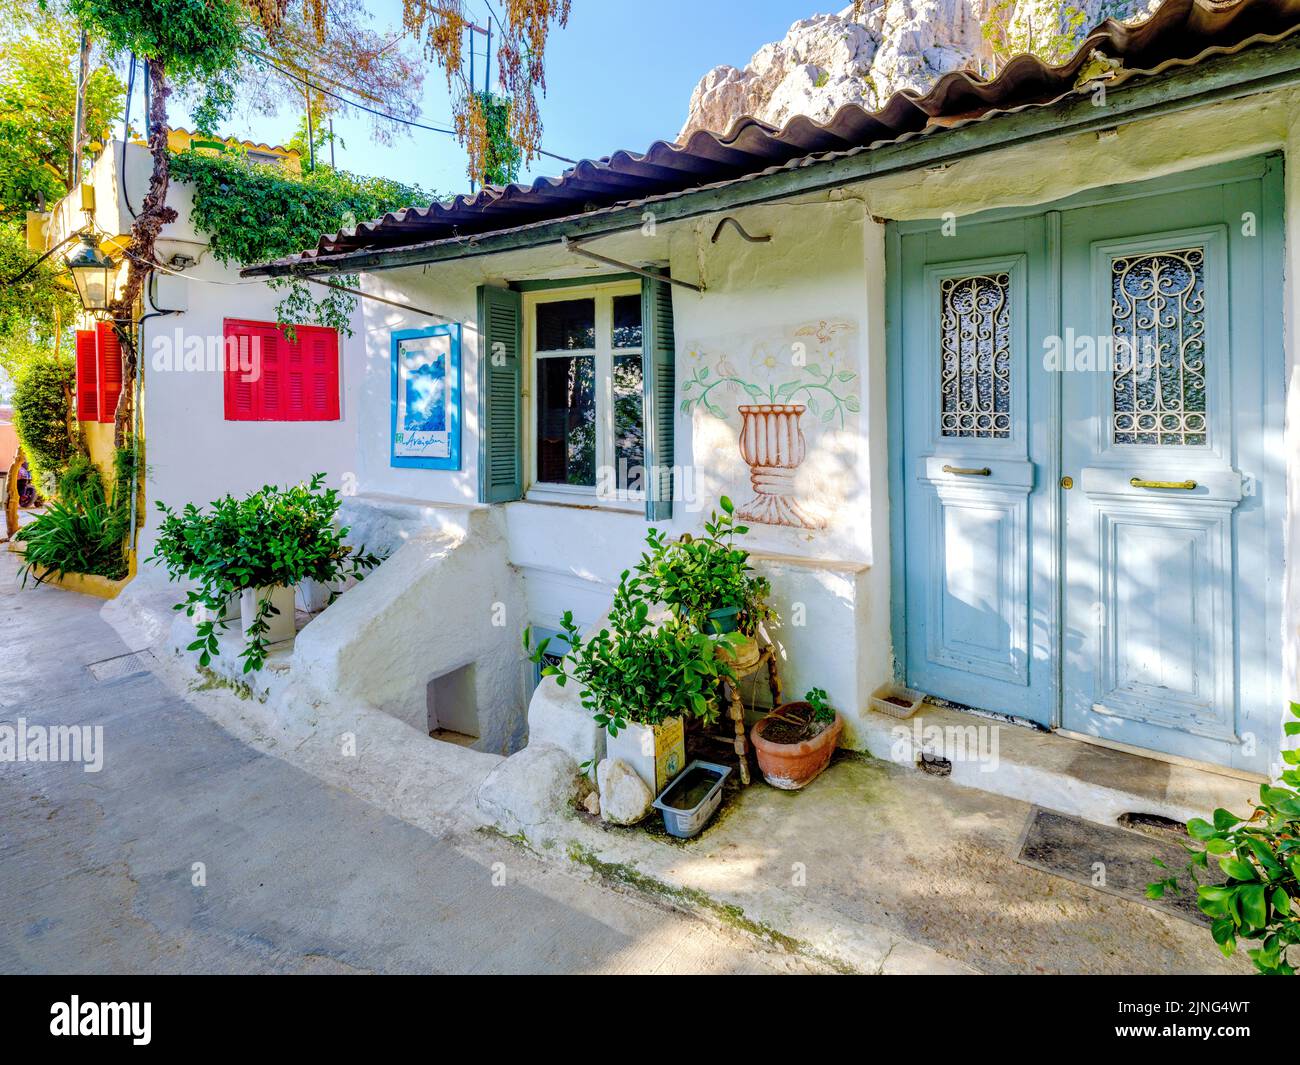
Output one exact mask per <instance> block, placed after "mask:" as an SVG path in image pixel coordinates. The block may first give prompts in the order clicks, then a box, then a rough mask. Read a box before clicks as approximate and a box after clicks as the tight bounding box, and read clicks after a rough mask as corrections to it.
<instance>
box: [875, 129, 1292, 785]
mask: <svg viewBox="0 0 1300 1065" xmlns="http://www.w3.org/2000/svg"><path fill="white" fill-rule="evenodd" d="M1248 180H1258V181H1259V182H1260V185H1261V192H1262V203H1263V208H1264V212H1265V216H1266V217H1267V218H1269V219H1271V220H1273V222H1274V223H1275V224H1273V225H1262V224H1261V225H1260V227H1259V230H1258V234H1259V239H1260V240H1261V241H1263V242H1264V243H1263V245H1262V256H1263V260H1262V261H1263V263H1264V264H1265V268H1266V270H1269V271H1271V270H1273V269H1274V268H1275V269H1276V274H1275V276H1277V277H1278V278H1284V277H1285V252H1284V232H1285V228H1286V226H1285V222H1286V204H1285V187H1284V179H1283V153H1282V152H1280V151H1275V152H1269V153H1267V154H1265V155H1253V156H1249V157H1247V158H1244V159H1239V160H1234V161H1232V162H1228V163H1221V164H1217V165H1214V166H1208V167H1196V168H1193V169H1189V170H1185V171H1179V172H1177V173H1174V174H1168V175H1165V176H1162V177H1156V178H1150V179H1147V180H1143V181H1137V182H1125V183H1120V184H1114V185H1103V186H1099V187H1097V188H1094V189H1088V190H1085V191H1082V192H1078V193H1075V194H1073V195H1071V196H1068V197H1065V198H1063V199H1059V200H1053V201H1050V202H1047V203H1041V204H1033V205H1029V206H1024V207H1004V208H994V209H991V210H987V211H980V212H977V213H974V214H970V215H965V216H962V217H961V218H959V219H958V220H957V221H958V225H960V226H971V225H980V224H984V223H991V222H1001V221H1008V220H1012V219H1018V218H1026V217H1031V216H1042V217H1044V218H1045V221H1046V233H1047V261H1048V266H1047V268H1048V276H1049V279H1050V281H1051V282H1052V283H1051V284H1050V285H1049V300H1050V305H1049V306H1048V308H1047V318H1048V321H1049V323H1051V324H1053V325H1054V326H1055V329H1056V335H1058V336H1059V335H1060V334H1061V331H1062V317H1061V315H1062V306H1061V297H1060V291H1061V288H1060V283H1061V270H1062V261H1063V255H1062V248H1061V213H1062V212H1064V211H1067V210H1073V209H1076V208H1083V207H1100V206H1104V205H1105V204H1108V203H1115V202H1119V201H1123V200H1133V199H1142V198H1144V197H1148V196H1158V195H1171V194H1175V193H1180V192H1188V191H1192V190H1195V189H1200V188H1205V187H1208V186H1215V185H1222V184H1227V183H1231V182H1236V181H1248ZM948 221H949V220H945V219H942V218H933V219H918V220H914V221H902V222H900V221H889V222H887V224H886V231H885V351H886V362H885V384H886V389H885V391H886V409H887V416H886V429H887V432H886V437H887V462H888V473H889V476H888V482H889V536H890V610H889V613H890V630H891V633H890V635H891V643H892V650H893V659H894V675H895V678H896V679H898V680H900V681H902V680H905V678H906V676H907V674H908V661H907V655H908V640H907V610H906V602H907V597H906V588H907V584H906V573H907V550H908V547H907V523H906V514H905V506H904V499H905V496H904V486H905V483H906V481H905V478H906V469H905V466H906V452H905V444H906V439H905V428H906V419H905V417H904V416H903V410H904V402H903V401H904V389H903V376H904V374H903V350H902V349H903V331H902V325H903V323H902V318H903V284H902V280H903V279H902V275H901V267H902V257H903V256H902V239H903V237H905V236H910V235H912V234H919V233H930V232H934V231H936V230H940V229H942V227H943V226H944V225H945V224H948ZM1257 221H1261V222H1262V219H1261V220H1257ZM1284 298H1285V297H1284V293H1283V285H1282V284H1279V285H1277V286H1272V285H1270V286H1266V287H1265V288H1264V290H1263V291H1262V292H1261V294H1260V303H1261V310H1262V314H1263V316H1264V320H1265V321H1270V320H1271V321H1275V322H1277V323H1278V328H1277V329H1276V330H1269V337H1270V342H1269V343H1267V344H1265V345H1264V347H1263V350H1262V351H1261V353H1260V374H1261V376H1262V378H1263V379H1264V380H1265V381H1273V382H1275V384H1276V386H1277V387H1276V391H1275V392H1271V391H1270V392H1269V393H1267V395H1266V402H1267V403H1268V404H1269V405H1276V407H1277V408H1278V410H1277V411H1276V412H1275V415H1276V416H1277V417H1278V424H1280V425H1282V426H1283V428H1284V429H1285V417H1284V414H1285V397H1286V381H1287V378H1286V343H1285V320H1284ZM1062 377H1063V375H1060V374H1057V375H1056V378H1057V379H1056V380H1055V381H1054V382H1053V386H1052V387H1051V388H1050V389H1049V390H1048V392H1049V399H1048V417H1049V418H1050V420H1051V425H1052V426H1057V427H1059V426H1060V423H1061V417H1062V411H1063V398H1062V387H1063V384H1064V382H1063V380H1061V378H1062ZM1267 397H1272V398H1271V399H1270V398H1267ZM1030 431H1032V427H1030ZM1048 444H1049V447H1048V456H1049V457H1048V460H1047V465H1048V468H1047V469H1045V470H1044V471H1043V477H1044V482H1045V483H1048V484H1052V485H1058V484H1059V482H1060V477H1061V461H1062V455H1061V449H1062V434H1061V432H1059V431H1049V433H1048ZM1282 461H1283V463H1284V465H1283V468H1282V469H1281V470H1280V471H1278V472H1279V473H1280V474H1281V477H1280V480H1279V481H1278V486H1279V490H1278V491H1277V492H1273V493H1270V494H1269V497H1268V502H1267V505H1266V509H1265V518H1264V520H1265V521H1266V523H1267V527H1268V542H1269V550H1268V556H1269V558H1270V559H1277V560H1280V564H1281V570H1280V572H1279V573H1278V583H1279V588H1278V590H1277V591H1276V592H1275V593H1274V599H1275V601H1276V603H1277V605H1278V607H1279V609H1280V618H1279V620H1280V621H1281V624H1280V625H1278V626H1274V628H1276V629H1277V631H1276V632H1273V633H1271V634H1270V645H1271V646H1270V653H1269V658H1270V660H1271V661H1274V662H1280V663H1282V673H1285V670H1286V667H1285V662H1284V661H1283V654H1284V650H1285V642H1284V632H1285V629H1286V625H1287V621H1288V617H1287V613H1286V602H1285V599H1284V598H1283V596H1282V591H1281V586H1284V585H1285V584H1286V579H1287V574H1288V571H1289V569H1290V565H1289V559H1288V558H1287V556H1286V555H1285V553H1284V543H1285V530H1286V522H1287V517H1288V506H1287V502H1286V500H1287V498H1288V495H1289V487H1290V483H1291V480H1292V472H1293V468H1295V466H1293V464H1292V463H1291V462H1290V461H1289V460H1287V459H1285V458H1284V459H1283V460H1282ZM1297 465H1300V464H1297ZM1049 511H1050V515H1051V517H1050V522H1051V525H1050V536H1051V541H1050V542H1051V543H1052V544H1053V547H1054V550H1053V557H1052V559H1051V562H1050V565H1051V568H1052V603H1051V608H1052V611H1053V615H1054V616H1055V617H1056V618H1057V625H1056V634H1055V644H1056V646H1055V663H1054V669H1055V687H1056V701H1055V705H1054V706H1053V708H1052V714H1051V722H1052V723H1051V728H1052V729H1053V731H1056V730H1059V729H1061V727H1062V712H1063V708H1064V704H1065V692H1064V687H1063V684H1064V677H1063V672H1064V654H1063V650H1064V647H1063V641H1064V631H1063V630H1064V626H1063V625H1062V624H1061V611H1062V608H1063V606H1064V598H1063V589H1062V580H1063V567H1062V566H1061V560H1062V557H1063V555H1062V552H1063V551H1064V536H1065V526H1064V500H1063V498H1062V494H1061V491H1060V490H1059V489H1058V490H1056V491H1055V492H1053V495H1052V498H1051V501H1050V507H1049ZM917 549H920V548H919V546H918V548H917ZM1283 680H1284V678H1283V676H1281V675H1278V676H1271V677H1270V678H1269V689H1270V692H1271V695H1270V699H1269V705H1273V704H1274V703H1276V704H1277V706H1278V715H1279V722H1280V720H1281V713H1282V706H1281V703H1280V702H1279V701H1278V700H1280V699H1282V698H1284V693H1283V689H1282V685H1283ZM1277 733H1278V735H1270V736H1268V737H1267V738H1266V741H1265V742H1267V743H1268V744H1270V745H1271V746H1272V747H1273V749H1276V747H1277V745H1278V743H1279V742H1280V740H1281V726H1280V724H1279V727H1278V729H1277ZM1072 735H1073V734H1072ZM1143 751H1144V752H1145V754H1146V755H1147V756H1149V757H1152V758H1157V759H1161V758H1164V757H1165V756H1164V755H1162V753H1161V752H1159V751H1154V750H1152V751H1145V749H1143ZM1173 760H1177V759H1173ZM1182 761H1186V760H1185V759H1183V760H1182ZM1224 768H1227V767H1224Z"/></svg>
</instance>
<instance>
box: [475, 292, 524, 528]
mask: <svg viewBox="0 0 1300 1065" xmlns="http://www.w3.org/2000/svg"><path fill="white" fill-rule="evenodd" d="M478 328H479V379H478V380H479V408H478V413H479V419H478V424H479V446H478V495H479V501H480V502H482V503H505V502H507V501H509V500H511V499H519V498H520V497H522V496H523V494H524V460H523V418H522V414H523V409H522V406H523V400H522V393H523V365H522V362H521V349H522V347H523V300H522V298H521V297H520V295H519V293H518V292H515V291H513V290H511V289H508V288H495V287H493V286H491V285H480V286H479V290H478Z"/></svg>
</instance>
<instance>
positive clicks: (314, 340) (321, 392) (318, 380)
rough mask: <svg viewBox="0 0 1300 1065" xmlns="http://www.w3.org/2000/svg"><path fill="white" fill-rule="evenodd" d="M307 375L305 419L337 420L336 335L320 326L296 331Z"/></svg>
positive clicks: (337, 369)
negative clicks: (306, 412)
mask: <svg viewBox="0 0 1300 1065" xmlns="http://www.w3.org/2000/svg"><path fill="white" fill-rule="evenodd" d="M298 339H299V340H300V341H301V343H302V358H303V363H304V366H305V369H306V371H307V396H306V407H307V411H308V414H307V417H309V418H311V419H312V420H313V421H319V422H336V421H338V419H339V335H338V332H337V331H336V330H334V329H325V328H323V327H320V326H310V327H306V328H304V327H302V326H300V327H299V328H298Z"/></svg>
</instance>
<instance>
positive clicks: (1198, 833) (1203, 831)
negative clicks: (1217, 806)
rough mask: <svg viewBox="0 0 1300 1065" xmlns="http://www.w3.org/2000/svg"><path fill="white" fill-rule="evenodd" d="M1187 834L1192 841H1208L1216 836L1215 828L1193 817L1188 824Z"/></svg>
mask: <svg viewBox="0 0 1300 1065" xmlns="http://www.w3.org/2000/svg"><path fill="white" fill-rule="evenodd" d="M1187 834H1188V835H1189V836H1191V837H1192V839H1199V840H1207V839H1210V838H1211V837H1212V836H1214V834H1215V831H1214V826H1213V825H1212V824H1210V823H1209V822H1208V821H1205V820H1203V819H1201V818H1199V817H1193V818H1192V819H1191V820H1190V821H1188V822H1187Z"/></svg>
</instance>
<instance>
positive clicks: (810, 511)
mask: <svg viewBox="0 0 1300 1065" xmlns="http://www.w3.org/2000/svg"><path fill="white" fill-rule="evenodd" d="M854 333H856V327H855V326H854V325H853V324H852V323H849V322H842V321H833V322H827V321H819V322H817V323H814V324H807V325H801V326H797V327H794V328H791V329H784V330H777V331H775V335H774V332H772V331H769V332H766V333H763V334H761V335H757V336H754V337H735V338H728V339H726V340H722V341H717V342H714V343H710V344H708V345H694V346H689V350H688V357H689V358H690V359H691V360H692V362H693V364H694V365H693V368H692V373H691V375H690V377H689V378H687V380H685V381H684V382H683V383H682V386H681V390H682V395H683V397H684V398H683V399H682V404H681V407H682V411H683V412H684V413H688V414H689V413H691V412H692V411H700V412H703V413H705V414H708V415H711V416H712V417H713V418H717V419H721V420H723V421H726V422H728V423H731V422H733V421H734V420H735V419H736V418H737V417H738V418H739V422H740V424H739V428H738V432H737V436H736V440H737V446H738V449H739V453H740V458H741V459H742V460H743V461H744V463H745V464H746V465H747V466H748V467H749V483H750V488H751V489H752V498H750V499H749V501H748V502H747V503H745V504H744V505H743V506H741V507H740V509H739V511H738V514H739V516H740V517H741V518H743V519H744V520H745V521H749V522H755V523H758V524H762V525H778V526H785V527H788V528H794V529H824V528H825V527H826V525H827V519H826V518H825V517H824V516H822V515H823V514H825V513H827V512H828V511H829V510H831V509H833V502H834V501H833V500H819V501H818V502H819V503H820V504H821V506H820V507H817V508H813V507H810V506H809V505H808V504H807V503H805V502H804V501H803V500H801V499H800V498H799V491H800V489H799V486H798V482H799V474H800V469H801V467H802V466H803V464H804V461H805V459H806V458H807V457H808V454H809V440H808V438H807V436H806V435H805V431H806V430H807V431H808V432H811V433H813V434H814V437H815V439H814V446H815V445H816V438H819V437H821V436H822V435H824V434H825V433H828V432H835V431H839V430H845V429H847V428H848V423H849V421H850V419H852V418H854V417H856V415H857V413H858V411H859V410H860V409H861V404H860V401H859V399H858V394H857V381H858V375H857V372H856V370H855V369H853V363H854V355H853V348H854V345H853V344H852V343H851V339H852V335H853V334H854ZM733 401H734V405H733ZM741 498H744V496H743V495H742V497H741Z"/></svg>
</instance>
